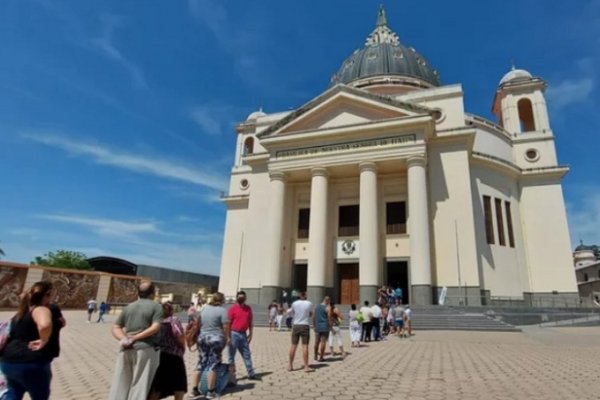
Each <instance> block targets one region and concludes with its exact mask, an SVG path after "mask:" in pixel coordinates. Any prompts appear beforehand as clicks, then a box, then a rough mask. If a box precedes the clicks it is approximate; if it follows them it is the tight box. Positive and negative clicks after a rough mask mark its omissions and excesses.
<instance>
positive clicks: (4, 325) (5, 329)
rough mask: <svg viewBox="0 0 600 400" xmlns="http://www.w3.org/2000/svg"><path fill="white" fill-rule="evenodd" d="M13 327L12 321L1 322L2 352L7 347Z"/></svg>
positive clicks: (0, 344) (0, 345) (0, 341)
mask: <svg viewBox="0 0 600 400" xmlns="http://www.w3.org/2000/svg"><path fill="white" fill-rule="evenodd" d="M11 327H12V319H9V320H8V321H3V322H0V352H1V351H3V350H4V348H5V347H6V343H8V339H9V338H10V329H11Z"/></svg>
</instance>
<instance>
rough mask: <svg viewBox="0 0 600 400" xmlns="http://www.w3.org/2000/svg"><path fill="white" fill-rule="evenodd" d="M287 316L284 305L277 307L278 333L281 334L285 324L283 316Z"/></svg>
mask: <svg viewBox="0 0 600 400" xmlns="http://www.w3.org/2000/svg"><path fill="white" fill-rule="evenodd" d="M284 314H285V309H284V308H283V304H278V305H277V317H276V322H277V332H281V325H282V324H283V315H284Z"/></svg>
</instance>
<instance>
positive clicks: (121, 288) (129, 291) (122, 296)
mask: <svg viewBox="0 0 600 400" xmlns="http://www.w3.org/2000/svg"><path fill="white" fill-rule="evenodd" d="M140 280H141V279H140V278H135V277H132V278H124V277H118V278H117V277H113V279H112V282H111V284H110V289H109V291H108V299H107V303H109V304H119V303H131V302H132V301H135V300H137V295H138V293H137V286H138V284H139V282H140Z"/></svg>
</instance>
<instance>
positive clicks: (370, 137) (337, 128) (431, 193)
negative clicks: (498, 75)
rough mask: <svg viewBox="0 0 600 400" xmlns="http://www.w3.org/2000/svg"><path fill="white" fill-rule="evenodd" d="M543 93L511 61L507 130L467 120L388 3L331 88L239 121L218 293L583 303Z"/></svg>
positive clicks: (505, 94) (496, 101) (500, 99)
mask: <svg viewBox="0 0 600 400" xmlns="http://www.w3.org/2000/svg"><path fill="white" fill-rule="evenodd" d="M545 88H546V83H545V82H544V81H543V80H542V79H540V78H538V77H534V76H532V75H531V74H530V73H529V72H527V71H525V70H520V69H514V68H513V70H511V71H509V72H508V73H507V74H506V75H505V76H504V77H503V78H502V80H501V81H500V83H499V85H498V88H497V90H496V93H495V95H494V98H493V105H492V110H493V112H494V114H495V116H496V117H497V122H491V121H489V120H486V119H484V118H481V117H479V116H476V115H472V114H469V113H468V112H466V111H465V110H464V101H463V91H462V87H461V86H460V85H459V84H452V85H442V84H441V83H440V81H439V78H438V74H437V72H436V71H435V70H434V69H433V68H432V67H431V66H430V65H429V63H428V62H427V61H426V60H425V58H424V57H423V56H421V55H420V54H419V53H418V52H417V51H416V50H415V49H414V48H412V47H407V46H405V45H404V44H402V43H401V42H400V40H399V38H398V36H397V35H396V34H395V33H394V32H393V31H392V30H391V29H390V28H389V27H388V24H387V19H386V16H385V12H384V10H383V9H381V10H380V11H379V15H378V18H377V24H376V27H375V29H374V31H373V32H372V33H371V34H370V35H369V36H368V38H367V41H366V44H365V46H364V47H363V48H361V49H359V50H356V51H355V52H354V53H353V54H352V55H351V56H350V57H349V58H348V59H346V60H345V61H344V62H343V64H342V66H341V68H340V70H339V71H338V72H337V73H336V74H335V75H334V77H333V78H332V85H331V86H330V88H329V89H328V90H326V91H325V92H324V93H322V94H320V95H318V96H317V97H315V98H314V99H313V100H311V101H309V102H308V103H306V104H304V105H303V106H301V107H300V108H298V109H296V110H293V111H286V112H280V113H272V114H266V113H264V112H262V111H258V112H254V113H252V114H251V115H250V116H249V117H248V118H247V120H246V121H244V122H242V123H241V124H239V125H238V127H237V134H238V136H237V148H236V154H235V165H234V166H233V168H232V171H231V181H230V187H229V193H228V194H227V195H226V196H224V197H223V202H224V203H225V205H226V206H227V216H226V225H225V234H224V243H223V255H222V261H221V262H222V265H221V275H220V282H219V290H220V291H221V292H223V293H225V294H226V295H227V296H233V295H235V292H236V291H238V290H245V291H246V292H247V294H248V298H249V302H251V303H261V304H262V303H269V302H271V301H272V300H273V299H280V298H281V293H282V290H283V289H286V290H288V292H289V291H290V290H291V289H297V290H306V291H307V292H308V297H309V299H311V300H313V301H320V299H321V298H322V297H323V296H324V295H325V294H329V295H331V296H333V299H334V300H335V301H336V302H337V303H341V304H351V303H359V302H362V301H364V300H370V301H374V300H375V299H376V290H377V287H379V286H381V285H390V286H393V287H401V288H402V289H403V296H404V302H405V303H408V302H410V303H411V304H434V303H437V302H438V299H439V297H440V295H441V294H442V292H443V293H444V296H443V297H444V302H445V304H469V305H479V304H482V303H486V302H489V301H492V300H494V299H511V300H516V301H523V302H524V303H526V304H527V303H529V304H533V303H535V304H541V303H540V301H541V302H543V299H545V298H548V297H552V298H553V299H556V298H568V299H576V298H577V284H576V280H575V275H574V273H573V267H572V258H571V248H570V239H569V231H568V226H567V219H566V212H565V204H564V200H563V193H562V185H561V180H562V178H563V177H564V175H565V174H566V173H567V172H568V167H566V166H561V165H559V164H558V161H557V155H556V150H555V144H554V136H553V132H552V129H551V127H550V123H549V118H548V113H547V107H546V102H545V98H544V90H545Z"/></svg>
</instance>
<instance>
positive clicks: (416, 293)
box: [407, 155, 432, 304]
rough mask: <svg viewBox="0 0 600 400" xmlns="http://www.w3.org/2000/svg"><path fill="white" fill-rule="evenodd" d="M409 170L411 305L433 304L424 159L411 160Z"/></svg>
mask: <svg viewBox="0 0 600 400" xmlns="http://www.w3.org/2000/svg"><path fill="white" fill-rule="evenodd" d="M407 166H408V212H409V219H408V220H409V224H408V226H409V234H410V281H411V303H414V304H432V301H431V297H432V294H431V255H430V251H429V244H430V241H429V211H428V207H429V203H428V200H427V172H426V170H425V166H426V159H425V156H423V155H419V156H412V157H410V158H409V159H408V160H407Z"/></svg>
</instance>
